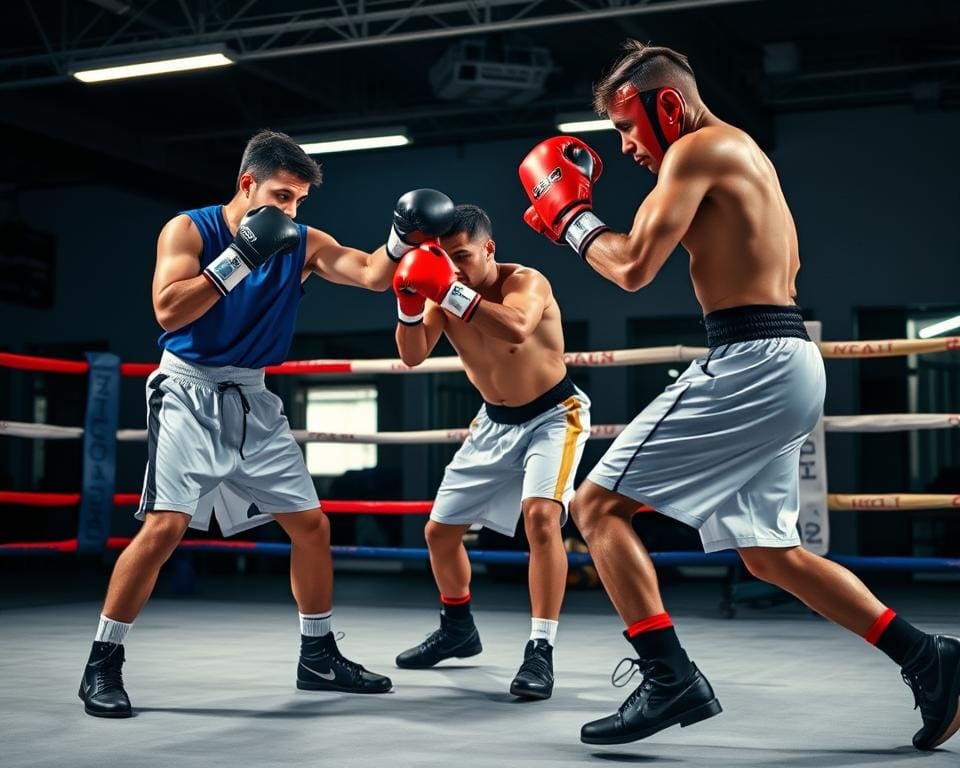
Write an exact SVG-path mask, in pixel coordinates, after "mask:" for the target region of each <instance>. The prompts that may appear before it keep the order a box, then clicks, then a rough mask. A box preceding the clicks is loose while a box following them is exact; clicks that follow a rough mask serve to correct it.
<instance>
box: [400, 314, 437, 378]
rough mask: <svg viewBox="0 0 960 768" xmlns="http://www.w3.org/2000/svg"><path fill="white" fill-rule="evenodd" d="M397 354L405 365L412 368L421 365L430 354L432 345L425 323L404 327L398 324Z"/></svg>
mask: <svg viewBox="0 0 960 768" xmlns="http://www.w3.org/2000/svg"><path fill="white" fill-rule="evenodd" d="M395 338H396V340H397V352H399V353H400V359H401V360H402V361H403V363H404V365H408V366H410V367H411V368H414V367H415V366H418V365H420V363H422V362H423V361H424V360H426V359H427V357H428V356H429V354H430V344H429V341H428V339H427V331H426V328H425V327H424V325H423V323H419V324H417V325H404V324H403V323H397V332H396V336H395Z"/></svg>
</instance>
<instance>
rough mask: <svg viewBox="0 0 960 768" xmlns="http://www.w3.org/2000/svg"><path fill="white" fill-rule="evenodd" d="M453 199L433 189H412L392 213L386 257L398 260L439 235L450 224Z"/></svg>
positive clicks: (451, 222)
mask: <svg viewBox="0 0 960 768" xmlns="http://www.w3.org/2000/svg"><path fill="white" fill-rule="evenodd" d="M453 215H454V205H453V200H451V199H450V198H449V197H447V196H446V195H445V194H443V192H438V191H437V190H435V189H414V190H412V191H411V192H407V193H406V194H405V195H403V196H402V197H401V198H400V199H399V200H397V205H396V207H395V208H394V210H393V226H392V227H391V228H390V236H389V237H388V238H387V254H388V255H389V256H390V258H391V259H393V260H394V261H400V259H401V258H402V257H403V254H405V253H406V252H407V251H409V250H410V249H411V248H416V247H417V246H418V245H419V244H420V243H422V242H424V241H426V240H430V239H434V238H437V237H439V236H440V235H442V234H443V233H444V232H446V231H447V230H448V229H450V226H451V225H452V224H453Z"/></svg>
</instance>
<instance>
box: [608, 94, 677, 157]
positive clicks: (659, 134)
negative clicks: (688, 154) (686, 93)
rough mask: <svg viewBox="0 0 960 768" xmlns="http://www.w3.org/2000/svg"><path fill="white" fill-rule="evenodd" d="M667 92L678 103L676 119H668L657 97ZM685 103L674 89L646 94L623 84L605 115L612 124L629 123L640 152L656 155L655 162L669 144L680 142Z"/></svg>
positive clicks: (661, 102)
mask: <svg viewBox="0 0 960 768" xmlns="http://www.w3.org/2000/svg"><path fill="white" fill-rule="evenodd" d="M664 91H670V92H672V93H673V94H675V96H676V99H677V101H678V102H679V103H680V113H679V115H674V116H673V117H672V118H671V116H668V115H667V113H666V111H665V110H664V107H663V101H662V99H661V98H660V94H662V93H663V92H664ZM685 107H686V103H685V102H684V100H683V96H681V95H680V92H679V91H678V90H676V89H675V88H652V89H650V90H648V91H638V90H637V87H636V86H635V85H634V84H633V83H631V82H629V81H628V82H626V83H624V84H623V85H621V86H620V87H619V88H618V89H617V92H616V93H615V94H614V97H613V100H612V101H611V102H610V108H609V109H608V110H607V114H608V115H609V116H610V119H611V120H613V122H615V123H616V122H618V121H620V120H628V121H629V122H631V123H633V124H634V125H635V126H636V128H637V131H638V132H639V133H640V140H641V142H642V143H643V145H644V148H645V149H647V150H649V151H650V152H652V153H656V160H657V162H660V161H662V160H663V155H664V153H665V152H666V151H667V147H669V146H670V145H671V144H673V142H675V141H676V140H677V139H679V138H680V132H681V131H682V130H683V113H684V109H685Z"/></svg>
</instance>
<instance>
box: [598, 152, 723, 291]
mask: <svg viewBox="0 0 960 768" xmlns="http://www.w3.org/2000/svg"><path fill="white" fill-rule="evenodd" d="M677 150H680V151H677ZM713 151H714V150H713V149H712V148H711V147H709V146H706V142H703V141H701V142H688V143H687V144H686V145H685V146H683V145H681V144H680V143H679V142H678V143H677V144H675V145H674V146H673V149H672V151H671V152H669V153H668V154H667V157H666V159H665V160H664V163H663V165H662V166H661V168H660V173H659V175H658V177H657V184H656V186H655V187H654V188H653V191H652V192H650V194H649V195H647V197H646V199H645V200H644V201H643V203H642V204H641V205H640V208H639V209H638V210H637V215H636V216H635V217H634V220H633V228H632V229H631V230H630V232H629V233H628V234H626V235H621V234H619V233H615V232H605V233H604V234H602V235H600V236H599V237H597V238H596V240H594V241H593V243H592V244H591V245H590V247H589V248H588V249H587V252H586V254H585V257H586V260H587V262H588V263H589V264H590V266H592V267H593V268H594V269H595V270H596V271H597V272H599V273H600V274H601V275H603V276H604V277H605V278H607V279H608V280H610V281H611V282H614V283H616V284H617V285H619V286H620V287H621V288H623V289H624V290H627V291H637V290H639V289H641V288H643V287H644V286H645V285H648V284H649V283H650V282H651V281H652V280H653V278H654V277H656V275H657V273H658V272H659V271H660V268H661V267H663V265H664V263H666V261H667V258H668V257H669V256H670V254H671V253H673V251H674V250H675V249H676V247H677V246H678V245H679V244H680V241H681V240H682V239H683V237H684V235H686V233H687V230H688V229H689V228H690V224H691V223H692V222H693V217H694V216H695V215H696V213H697V210H698V209H699V207H700V204H701V203H702V202H703V199H704V197H705V196H706V194H707V192H709V190H710V187H711V185H712V183H713V179H714V178H715V173H716V160H715V159H714V158H712V157H711V156H710V155H711V153H712V152H713Z"/></svg>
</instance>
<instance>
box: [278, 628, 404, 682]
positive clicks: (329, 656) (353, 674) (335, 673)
mask: <svg viewBox="0 0 960 768" xmlns="http://www.w3.org/2000/svg"><path fill="white" fill-rule="evenodd" d="M392 687H393V683H392V682H391V681H390V678H389V677H384V676H383V675H377V674H375V673H373V672H369V671H368V670H366V669H364V668H363V667H362V666H360V665H359V664H357V663H356V662H353V661H350V660H349V659H347V658H344V656H343V654H341V653H340V649H339V648H337V641H336V639H335V638H334V636H333V632H328V633H327V634H325V635H324V636H323V637H302V638H301V641H300V663H299V664H297V688H299V689H300V690H303V691H341V692H343V693H386V692H387V691H389V690H390V689H391V688H392Z"/></svg>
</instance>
